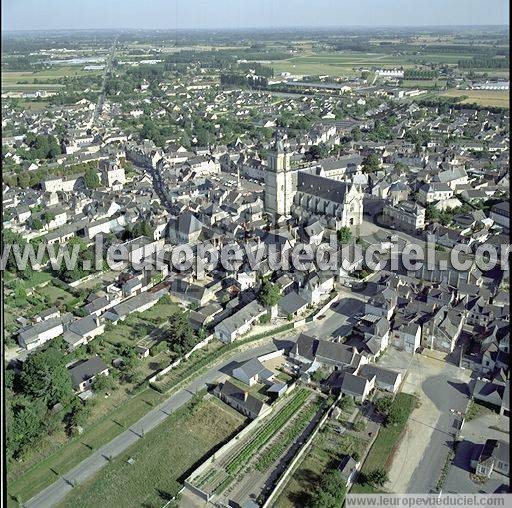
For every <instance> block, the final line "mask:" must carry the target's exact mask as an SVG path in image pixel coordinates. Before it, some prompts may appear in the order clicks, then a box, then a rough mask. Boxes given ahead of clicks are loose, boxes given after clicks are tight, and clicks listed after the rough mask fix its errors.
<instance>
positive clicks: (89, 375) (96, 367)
mask: <svg viewBox="0 0 512 508" xmlns="http://www.w3.org/2000/svg"><path fill="white" fill-rule="evenodd" d="M68 371H69V375H70V376H71V381H72V383H73V387H74V388H75V390H77V391H79V392H83V391H84V390H86V389H87V388H89V387H90V386H91V385H92V383H93V382H94V380H95V379H96V378H97V377H98V376H108V374H109V371H108V367H107V366H106V365H105V363H104V362H103V360H102V359H101V358H100V357H99V356H93V357H92V358H89V360H84V361H82V362H80V363H78V364H77V365H75V366H73V367H71V368H69V369H68Z"/></svg>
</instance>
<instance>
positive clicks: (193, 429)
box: [60, 398, 244, 508]
mask: <svg viewBox="0 0 512 508" xmlns="http://www.w3.org/2000/svg"><path fill="white" fill-rule="evenodd" d="M243 422H244V419H243V417H242V416H241V415H238V414H237V413H235V412H233V411H227V410H226V409H225V408H224V407H223V405H221V404H219V403H218V401H217V400H216V399H206V398H203V399H202V400H201V401H200V402H196V403H194V402H191V403H189V404H187V405H186V406H184V407H182V408H181V409H179V410H178V411H176V412H175V413H173V414H172V415H171V416H170V417H169V418H167V419H166V420H165V421H164V422H163V423H162V424H161V425H159V426H158V428H156V429H154V430H153V431H151V432H149V433H148V434H146V435H145V436H144V437H143V438H142V439H141V440H140V441H138V442H137V443H136V444H134V445H133V446H132V447H131V448H130V449H129V450H127V451H126V452H125V453H124V454H122V455H121V456H119V457H118V458H116V459H113V460H112V461H111V463H110V464H108V465H107V466H106V467H105V468H104V469H102V470H101V471H100V472H99V473H98V474H97V475H96V476H95V477H94V478H93V479H91V480H90V481H88V482H87V483H86V484H84V485H82V486H80V487H77V488H76V489H74V490H73V492H72V493H71V494H69V495H68V497H67V498H66V499H65V500H64V502H63V503H61V505H60V506H61V507H73V508H80V507H82V508H86V507H91V508H93V507H94V508H96V507H98V506H122V507H123V508H129V507H140V506H144V507H155V508H161V507H162V506H163V505H164V504H165V503H166V501H167V500H168V499H170V498H171V497H172V496H174V495H175V494H176V493H177V492H178V491H179V490H180V488H181V486H182V482H183V480H184V478H186V476H187V474H188V473H189V472H190V471H191V470H192V469H193V468H194V467H196V466H197V465H198V464H199V463H200V462H201V461H202V460H204V459H205V458H206V457H208V456H209V455H210V454H211V453H213V451H214V450H215V449H217V448H218V447H219V446H220V445H221V444H222V443H224V442H225V441H227V440H228V439H229V438H231V437H232V436H233V435H234V433H235V432H237V431H238V429H239V428H240V427H241V426H242V425H243ZM128 458H133V460H134V462H133V464H132V465H130V464H129V463H128V462H127V459H128Z"/></svg>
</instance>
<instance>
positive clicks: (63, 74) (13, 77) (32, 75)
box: [2, 66, 101, 90]
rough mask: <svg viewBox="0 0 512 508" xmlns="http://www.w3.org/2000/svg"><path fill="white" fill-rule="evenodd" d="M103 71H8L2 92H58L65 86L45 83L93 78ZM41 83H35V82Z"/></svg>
mask: <svg viewBox="0 0 512 508" xmlns="http://www.w3.org/2000/svg"><path fill="white" fill-rule="evenodd" d="M99 72H101V71H84V70H83V69H81V68H80V67H72V66H54V67H51V68H50V69H44V70H40V71H7V72H2V90H24V89H26V90H34V89H41V90H43V89H44V90H58V89H59V88H62V87H63V86H64V85H62V84H59V83H45V82H46V81H48V80H57V79H59V78H67V77H75V76H92V75H94V74H98V73H99ZM36 79H37V80H38V81H39V83H34V80H36Z"/></svg>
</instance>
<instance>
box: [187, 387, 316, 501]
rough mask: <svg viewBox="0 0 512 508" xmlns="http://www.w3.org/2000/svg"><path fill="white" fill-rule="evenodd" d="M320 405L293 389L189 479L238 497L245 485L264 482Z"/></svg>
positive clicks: (206, 488)
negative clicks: (235, 441) (254, 425)
mask: <svg viewBox="0 0 512 508" xmlns="http://www.w3.org/2000/svg"><path fill="white" fill-rule="evenodd" d="M320 406H321V399H318V398H316V397H312V393H311V392H310V391H309V390H307V389H304V388H303V389H299V390H297V391H296V392H293V393H292V394H291V395H290V396H289V397H287V399H285V400H283V401H282V402H281V404H280V406H279V409H278V408H275V409H274V411H273V412H272V413H271V414H270V415H269V416H268V417H266V418H265V419H264V420H263V421H262V423H261V425H259V426H258V427H257V428H256V429H254V431H253V432H252V433H251V435H250V436H249V437H247V438H244V439H241V440H240V443H239V444H237V445H236V446H235V447H234V448H233V449H232V450H230V451H229V452H228V453H227V454H226V455H224V456H223V457H222V458H218V460H216V461H215V463H214V464H212V465H211V466H210V467H209V468H207V469H206V470H205V471H203V472H202V473H201V474H200V475H199V476H196V477H195V478H193V479H192V483H193V484H194V485H196V486H197V487H198V488H200V489H201V490H203V491H205V492H210V493H214V494H217V495H225V496H227V497H229V498H230V499H233V500H237V501H242V498H243V497H244V495H245V493H244V491H245V490H247V488H249V489H251V490H252V489H253V488H254V486H255V485H257V484H259V483H260V482H264V480H265V478H266V477H267V476H268V474H269V472H270V471H271V470H272V469H273V467H274V464H276V462H277V461H278V459H279V458H280V457H282V456H283V454H284V453H285V452H286V450H287V449H288V448H289V447H290V446H291V445H292V444H293V443H294V441H295V440H296V439H297V437H298V436H300V435H301V434H302V433H303V432H304V431H305V430H306V429H307V427H308V425H310V424H311V421H312V420H313V418H314V417H315V415H316V414H317V413H318V410H319V408H320ZM244 472H245V473H247V472H249V474H245V473H244ZM241 475H242V476H241ZM242 478H243V479H242Z"/></svg>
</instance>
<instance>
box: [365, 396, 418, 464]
mask: <svg viewBox="0 0 512 508" xmlns="http://www.w3.org/2000/svg"><path fill="white" fill-rule="evenodd" d="M393 405H395V406H400V407H402V408H403V411H404V414H406V415H407V418H406V419H405V420H402V421H400V422H399V423H396V424H388V425H387V426H383V427H381V429H380V430H379V434H378V436H377V438H376V439H375V441H374V443H373V445H372V447H371V449H370V452H369V453H368V455H367V457H366V460H365V461H364V464H363V467H362V468H361V470H362V471H363V473H369V472H370V471H373V470H374V469H385V470H388V465H389V463H390V462H391V460H392V459H393V453H394V451H395V450H396V449H397V447H398V445H399V444H400V440H401V439H402V434H403V432H404V430H405V427H406V426H407V419H408V417H409V416H410V414H411V413H412V411H413V410H414V408H415V405H416V397H415V396H414V395H411V394H409V393H399V394H398V395H397V396H396V397H395V400H394V401H393Z"/></svg>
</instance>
